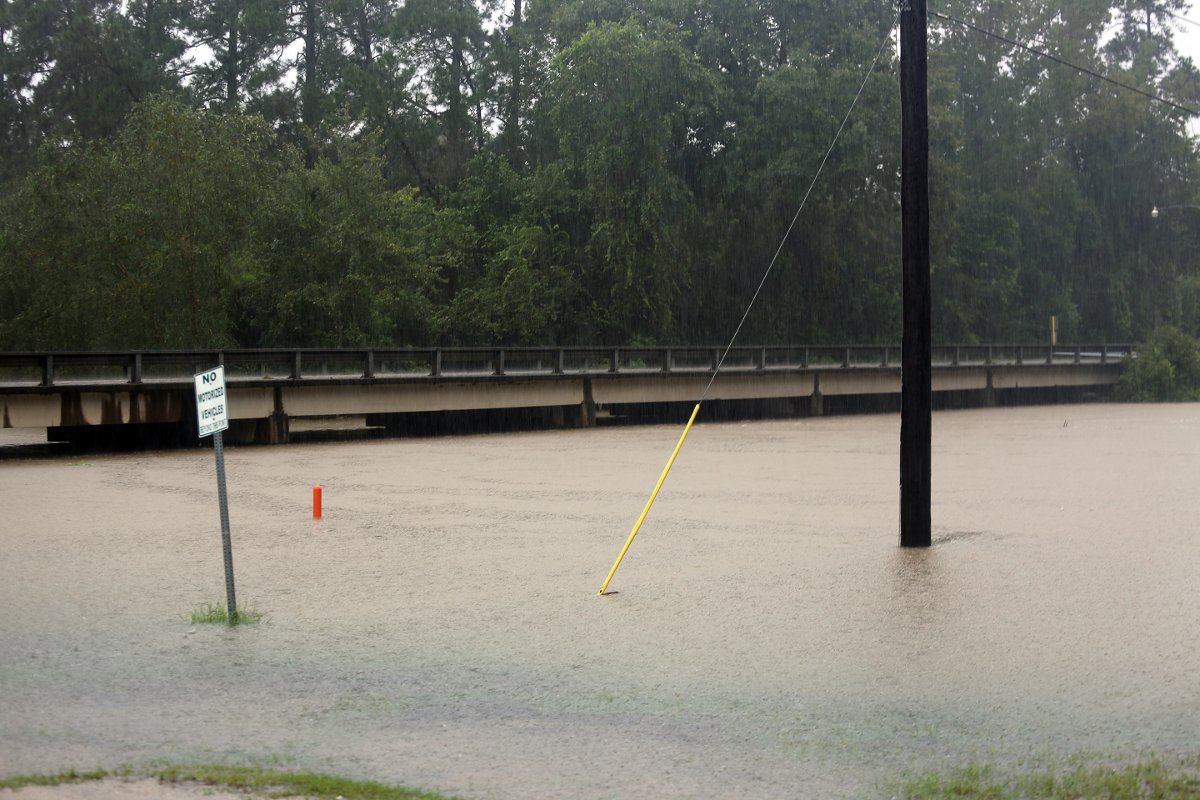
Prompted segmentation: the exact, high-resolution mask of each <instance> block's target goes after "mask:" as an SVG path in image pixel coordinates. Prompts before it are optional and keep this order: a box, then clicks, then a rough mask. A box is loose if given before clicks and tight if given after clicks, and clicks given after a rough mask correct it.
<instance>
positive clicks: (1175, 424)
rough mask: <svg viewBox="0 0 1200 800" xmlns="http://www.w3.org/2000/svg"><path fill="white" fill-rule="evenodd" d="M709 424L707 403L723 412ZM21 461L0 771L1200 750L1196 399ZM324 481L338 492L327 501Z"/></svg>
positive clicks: (434, 769) (557, 765) (523, 786)
mask: <svg viewBox="0 0 1200 800" xmlns="http://www.w3.org/2000/svg"><path fill="white" fill-rule="evenodd" d="M701 418H703V410H702V411H701ZM682 422H683V420H681V421H680V425H678V426H656V427H638V428H632V427H627V428H601V429H591V430H579V431H554V432H539V433H526V434H515V435H493V436H471V437H459V438H435V439H416V440H378V441H367V442H353V443H332V444H328V443H327V444H310V445H294V446H286V447H258V448H238V449H232V450H227V451H226V465H227V473H228V479H229V502H230V517H231V521H232V530H233V552H234V564H235V571H236V577H237V591H238V598H239V602H240V603H241V604H242V605H243V606H249V607H251V608H253V609H254V610H257V611H261V612H265V613H266V615H267V619H266V621H265V622H263V623H261V624H258V625H253V626H242V627H238V628H234V629H229V628H226V627H223V626H212V625H199V626H194V625H192V624H191V623H190V621H189V619H188V614H189V612H190V610H191V609H192V608H194V607H196V606H198V605H200V604H202V603H206V602H216V601H220V600H223V599H224V577H223V572H222V559H221V543H220V526H219V519H218V511H217V493H216V479H215V470H214V464H213V454H212V452H211V451H187V452H165V453H154V454H138V455H114V456H92V457H83V458H79V457H69V458H61V459H53V460H28V461H15V460H9V461H4V462H0V608H2V609H3V611H2V613H0V777H3V776H6V775H13V774H23V773H32V772H57V771H61V770H65V769H69V768H76V769H83V768H96V767H104V768H112V767H115V766H120V765H123V764H135V765H136V764H142V763H145V762H147V761H151V760H156V759H161V760H168V761H173V762H195V761H223V762H234V763H241V762H251V763H259V764H261V763H267V764H273V765H283V766H285V767H295V768H303V769H310V770H317V771H329V772H335V773H339V774H342V775H345V776H347V777H353V778H369V779H375V780H381V781H385V782H390V783H401V784H407V785H416V786H421V787H424V788H428V789H434V790H438V791H442V792H445V793H448V794H458V795H462V796H464V797H468V798H479V799H480V800H484V799H488V798H513V799H514V800H515V799H516V798H571V799H572V800H576V799H578V800H588V799H589V798H612V797H654V798H685V797H701V796H714V797H742V798H780V797H831V796H832V797H837V796H841V797H871V796H888V792H889V790H890V787H892V786H893V784H894V782H896V781H898V780H900V779H902V778H903V777H904V776H905V775H909V774H913V773H917V772H922V771H926V770H944V769H950V768H954V767H957V766H961V765H963V764H966V763H968V762H973V761H976V762H977V761H987V762H993V763H998V764H1001V765H1015V764H1018V763H1025V764H1028V763H1031V762H1035V763H1038V764H1049V765H1055V764H1062V763H1067V762H1068V761H1069V760H1070V759H1072V758H1073V757H1074V756H1076V755H1078V754H1087V755H1089V756H1093V757H1099V758H1101V759H1104V758H1114V759H1117V760H1121V761H1124V760H1127V759H1130V758H1134V757H1137V756H1138V755H1139V754H1143V753H1146V752H1154V753H1156V754H1158V755H1160V756H1165V757H1169V756H1176V755H1177V756H1188V755H1191V756H1195V755H1196V754H1197V746H1198V744H1197V743H1198V741H1200V737H1198V736H1197V733H1198V731H1200V637H1197V635H1196V630H1197V626H1198V623H1200V588H1198V587H1200V580H1198V578H1200V575H1198V572H1200V569H1198V568H1200V492H1198V491H1197V480H1198V478H1200V405H1195V404H1192V405H1170V406H1154V405H1149V406H1123V405H1084V406H1047V407H1038V408H1023V409H988V410H972V411H958V412H945V413H939V414H937V415H935V417H934V492H933V495H934V507H933V519H934V546H933V547H932V548H930V549H927V550H916V551H913V550H901V549H900V548H899V547H898V546H897V538H898V537H897V518H898V478H897V463H898V441H899V420H898V418H897V417H896V416H894V415H879V416H860V417H837V418H824V419H804V420H788V421H772V422H753V423H729V424H707V425H706V424H700V425H698V426H697V427H696V428H695V429H694V430H693V431H692V433H691V436H690V437H689V439H688V441H687V444H686V446H685V447H684V450H683V452H682V453H681V455H680V457H679V460H678V461H677V462H676V465H675V468H674V471H673V472H672V474H671V476H670V478H669V480H668V481H667V484H666V487H665V488H664V490H663V492H662V494H661V496H660V497H659V500H658V503H657V505H656V506H655V508H654V510H653V512H652V513H651V515H650V518H649V521H648V522H647V524H646V525H645V527H644V528H643V529H642V532H641V534H640V536H639V538H638V539H637V540H636V542H635V543H634V545H633V547H632V549H631V550H630V554H629V556H628V557H627V558H626V560H625V563H624V564H623V565H622V567H621V569H620V571H619V572H618V573H617V575H616V577H615V578H614V580H613V582H612V585H611V586H610V590H612V591H614V592H616V593H615V594H611V595H609V596H606V597H598V596H597V595H596V592H597V589H598V588H599V586H600V583H601V582H602V580H603V579H604V576H605V574H606V573H607V571H608V569H609V567H610V566H611V565H612V562H613V559H614V558H615V557H616V555H617V553H618V552H619V550H620V547H621V545H622V544H623V542H624V540H625V537H626V535H627V534H628V532H629V528H630V526H631V525H632V523H633V521H634V520H635V519H636V517H637V515H638V513H639V512H640V511H641V508H642V505H643V504H644V502H645V499H646V497H647V495H648V494H649V492H650V489H651V488H652V487H653V485H654V481H655V480H656V479H657V477H658V474H659V471H660V470H661V469H662V465H663V463H664V462H665V461H666V459H667V457H668V456H669V454H670V452H671V449H672V447H673V446H674V444H675V441H676V440H677V438H678V436H679V433H680V431H681V430H682ZM314 484H320V485H321V486H322V487H323V496H324V510H325V518H324V519H323V520H320V521H314V520H313V519H312V518H311V489H312V486H313V485H314Z"/></svg>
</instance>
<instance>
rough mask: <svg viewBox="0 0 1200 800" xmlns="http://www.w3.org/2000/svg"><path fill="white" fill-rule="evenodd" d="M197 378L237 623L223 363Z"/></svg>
mask: <svg viewBox="0 0 1200 800" xmlns="http://www.w3.org/2000/svg"><path fill="white" fill-rule="evenodd" d="M195 381H196V422H197V423H198V431H199V435H200V438H204V437H205V436H212V437H213V452H214V453H215V454H216V459H217V500H218V502H219V503H220V506H221V546H222V548H223V549H224V551H225V607H226V608H227V609H228V610H229V624H230V625H234V624H236V623H237V619H238V616H237V596H236V593H235V592H234V588H233V544H232V542H231V540H230V537H229V498H228V496H227V495H226V493H225V442H224V441H223V439H222V437H221V431H223V430H225V429H227V428H228V427H229V413H228V412H229V409H228V407H227V404H226V396H225V367H223V366H221V367H215V368H214V369H210V370H207V371H205V372H201V373H198V374H197V375H196V376H195Z"/></svg>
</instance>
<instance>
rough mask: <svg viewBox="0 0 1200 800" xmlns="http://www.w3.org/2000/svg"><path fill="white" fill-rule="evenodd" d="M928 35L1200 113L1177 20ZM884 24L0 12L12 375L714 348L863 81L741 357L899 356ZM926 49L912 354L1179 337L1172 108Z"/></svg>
mask: <svg viewBox="0 0 1200 800" xmlns="http://www.w3.org/2000/svg"><path fill="white" fill-rule="evenodd" d="M937 10H939V11H942V12H945V13H947V14H951V15H953V16H957V17H962V18H965V19H969V20H971V21H973V22H974V23H975V24H977V25H979V26H981V27H984V28H987V29H990V30H993V31H995V32H997V33H999V34H1003V35H1005V36H1008V37H1010V38H1014V39H1018V40H1022V41H1028V42H1036V43H1037V45H1038V46H1039V47H1040V48H1043V49H1045V50H1047V51H1050V52H1053V53H1055V54H1057V55H1058V56H1060V57H1062V58H1066V59H1068V60H1070V61H1072V62H1075V63H1078V64H1080V65H1083V66H1086V67H1088V68H1090V69H1093V70H1096V71H1099V72H1102V73H1105V74H1109V75H1111V76H1113V77H1115V78H1118V79H1120V80H1122V81H1124V82H1126V83H1129V84H1132V85H1137V86H1141V87H1144V88H1146V89H1148V90H1152V91H1155V92H1159V93H1162V94H1164V95H1166V96H1169V97H1170V98H1172V99H1173V100H1175V101H1177V102H1183V103H1192V104H1197V103H1200V72H1198V71H1197V68H1196V66H1195V65H1194V64H1192V63H1191V61H1189V60H1187V59H1181V58H1179V56H1178V55H1177V53H1176V52H1175V49H1174V45H1173V43H1172V40H1173V33H1174V30H1175V29H1176V28H1177V27H1178V26H1179V24H1180V23H1179V22H1177V21H1175V19H1174V17H1173V16H1172V15H1173V14H1178V13H1181V12H1183V11H1184V10H1186V4H1185V2H1184V0H1154V1H1153V2H1149V3H1147V2H1145V0H1137V2H1133V0H1069V1H1067V0H1064V1H1063V2H1057V3H1049V2H1044V1H1043V0H1031V2H1025V3H1013V4H996V3H984V2H976V1H975V0H947V2H945V3H943V4H940V5H939V6H938V8H937ZM894 19H895V7H894V4H893V3H890V2H882V1H881V0H870V1H869V2H868V0H842V1H841V2H838V3H829V2H825V0H754V1H753V2H750V3H730V2H728V1H727V0H693V1H692V2H688V3H683V2H679V1H678V0H650V1H649V2H641V3H631V2H627V0H588V1H587V2H584V0H512V1H511V2H509V3H504V4H500V3H498V2H496V0H472V1H471V2H468V0H323V1H322V0H287V2H285V0H199V1H198V2H182V0H129V1H128V2H116V0H65V2H62V3H45V2H37V0H0V182H2V183H3V189H4V191H3V193H2V194H0V349H2V350H25V349H76V348H79V349H99V348H118V347H146V348H151V347H180V348H183V347H213V346H247V347H251V346H360V345H371V346H388V345H406V344H414V345H426V344H484V343H487V344H509V345H513V344H610V343H623V344H637V343H672V344H685V343H705V344H710V343H714V342H724V341H726V340H727V338H728V336H729V335H730V334H731V333H732V331H733V329H734V328H735V327H736V325H737V323H738V320H739V319H740V317H741V314H742V311H743V310H744V308H745V305H746V303H747V302H748V301H749V299H750V297H751V295H752V294H753V293H754V290H755V287H756V286H757V284H758V281H759V279H760V278H761V276H762V275H763V271H764V270H765V269H766V267H767V265H768V264H769V263H771V262H772V259H773V258H775V256H776V251H777V249H779V243H780V240H781V237H782V236H783V234H784V232H785V231H786V230H788V228H789V225H790V224H791V223H792V220H793V216H794V215H795V212H796V209H797V207H798V205H799V203H800V200H801V198H802V197H804V195H805V193H806V191H807V190H808V187H809V183H810V181H811V180H812V177H813V175H814V173H815V172H816V170H817V168H818V166H819V165H820V164H821V162H822V159H823V157H824V156H825V151H826V148H827V146H828V144H829V142H830V140H831V139H832V137H833V135H834V133H835V132H836V131H837V130H838V126H839V124H840V123H841V120H842V118H843V116H844V114H845V112H846V110H847V108H848V107H849V104H850V102H851V100H852V98H853V97H854V96H855V94H856V92H857V91H858V89H859V86H860V84H861V83H862V81H863V78H864V76H865V75H866V70H867V67H868V66H869V65H870V64H871V63H872V60H873V59H874V58H875V56H876V54H877V53H881V58H880V62H879V64H878V66H877V67H876V69H875V70H874V71H873V72H872V73H871V74H870V76H869V78H867V80H866V84H865V86H863V91H862V98H861V100H860V102H859V105H858V107H857V109H856V110H855V112H854V114H853V115H852V117H851V118H850V120H849V123H848V124H847V126H846V129H845V131H844V133H843V135H842V138H841V141H840V142H839V144H838V146H837V148H836V149H835V150H834V151H833V153H832V155H831V156H830V159H829V162H828V164H827V166H826V168H825V172H824V174H823V175H822V177H821V179H820V181H819V182H817V184H816V185H815V187H814V188H813V191H812V196H811V197H810V199H809V201H808V204H807V206H806V208H805V210H804V213H803V214H802V215H801V216H800V217H799V218H798V219H797V220H796V225H795V230H794V231H793V233H792V235H791V237H790V238H789V239H788V240H787V241H786V243H785V245H784V246H783V247H782V249H779V252H778V261H777V265H776V268H775V271H774V272H773V274H772V275H771V278H770V282H769V283H768V284H767V287H766V291H765V292H764V294H763V296H762V298H761V299H760V301H759V305H758V306H756V308H755V312H754V314H753V315H752V316H751V317H750V319H749V320H748V322H747V324H746V328H745V329H744V330H743V333H742V337H743V338H742V340H743V341H755V342H758V343H763V344H770V343H780V342H789V341H790V342H798V341H806V342H812V343H821V342H835V341H836V342H846V343H868V342H881V341H896V340H898V338H899V318H900V296H899V293H900V287H899V261H900V259H899V246H900V226H899V220H900V208H899V153H898V142H899V136H898V130H899V122H900V109H899V96H898V90H897V68H898V64H897V54H896V53H895V51H894V48H893V47H892V46H890V45H888V44H885V43H886V42H887V41H888V40H887V32H888V30H889V28H890V26H891V25H892V24H893V22H894ZM931 23H933V24H932V26H931V31H930V65H929V66H930V103H931V106H930V108H931V138H932V153H931V158H932V162H931V180H932V203H933V211H932V225H933V231H932V234H933V247H934V252H933V266H932V268H933V281H934V288H935V297H934V328H935V337H936V338H938V339H939V340H941V341H959V342H971V341H982V340H990V341H999V340H1016V341H1035V340H1039V341H1040V340H1044V339H1046V338H1047V337H1048V320H1049V318H1050V316H1051V315H1056V316H1057V318H1058V324H1059V335H1060V339H1062V340H1084V339H1093V340H1129V339H1139V338H1143V337H1145V336H1147V335H1148V334H1149V332H1150V331H1152V330H1154V329H1156V328H1158V327H1160V326H1163V325H1174V326H1177V327H1178V328H1180V329H1181V330H1182V331H1183V332H1185V333H1186V334H1188V335H1192V336H1195V335H1197V334H1200V260H1198V257H1197V253H1200V208H1198V207H1200V186H1198V179H1200V158H1198V155H1200V153H1198V149H1197V141H1196V139H1195V137H1194V136H1192V135H1191V133H1190V131H1189V128H1188V117H1187V115H1186V114H1184V113H1182V112H1180V111H1177V110H1174V109H1172V108H1170V107H1169V106H1166V105H1163V104H1158V103H1154V102H1151V101H1148V100H1147V99H1146V98H1145V97H1143V96H1140V95H1137V94H1134V93H1130V92H1127V91H1122V90H1120V89H1117V88H1115V87H1113V86H1112V85H1110V84H1107V83H1103V82H1101V81H1098V80H1096V79H1095V78H1092V77H1089V76H1087V75H1085V74H1082V73H1079V72H1077V71H1075V70H1072V69H1069V68H1066V67H1063V66H1061V65H1057V64H1055V63H1054V62H1051V61H1048V60H1046V59H1044V58H1040V57H1038V56H1036V55H1033V54H1031V53H1029V52H1027V51H1024V50H1021V49H1018V48H1015V47H1013V46H1011V45H1008V44H1005V43H1003V42H1000V41H998V40H996V39H989V38H985V37H982V36H981V35H980V34H978V33H976V32H973V31H971V30H968V29H966V28H964V27H961V26H958V25H954V24H951V23H947V22H944V21H939V20H937V19H936V18H935V19H931ZM881 46H882V51H881V49H880V48H881ZM1155 206H1157V207H1159V208H1160V210H1161V213H1160V214H1159V215H1158V217H1156V218H1153V219H1152V218H1151V215H1150V209H1151V208H1152V207H1155ZM1147 363H1148V362H1147ZM1147 380H1152V379H1150V378H1148V379H1147Z"/></svg>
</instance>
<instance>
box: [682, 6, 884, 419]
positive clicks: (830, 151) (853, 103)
mask: <svg viewBox="0 0 1200 800" xmlns="http://www.w3.org/2000/svg"><path fill="white" fill-rule="evenodd" d="M901 11H903V9H901V10H899V11H897V12H896V18H895V19H894V20H892V25H891V27H889V28H888V32H887V35H886V36H884V37H883V41H882V42H881V43H880V45H879V49H878V50H877V51H876V52H875V59H874V60H873V61H872V62H871V66H870V67H868V68H867V72H866V74H865V75H864V76H863V81H862V84H861V85H860V86H859V87H858V93H857V94H855V95H854V99H853V100H851V101H850V108H848V109H846V116H845V117H843V118H842V124H841V125H839V126H838V129H837V133H835V134H834V135H833V141H832V142H830V143H829V149H828V150H826V151H825V157H824V158H822V159H821V164H820V165H819V166H818V167H817V171H816V173H815V174H814V175H813V178H812V183H810V184H809V185H808V191H807V192H805V193H804V198H803V199H802V200H801V201H800V207H799V208H797V209H796V215H795V216H793V217H792V224H790V225H788V228H787V230H786V231H784V234H783V238H782V239H781V240H780V241H779V247H778V248H776V250H775V255H774V256H772V257H771V262H770V263H769V264H767V269H766V271H765V272H763V276H762V280H760V281H759V282H758V288H757V289H755V290H754V296H753V297H751V298H750V302H749V303H748V304H747V305H746V312H745V313H744V314H742V319H741V321H740V322H738V324H737V328H735V329H734V331H733V336H732V337H730V339H729V344H728V345H726V347H725V350H724V352H722V353H721V358H720V359H719V360H718V361H717V366H716V369H714V370H713V374H712V377H711V378H709V379H708V385H707V386H705V387H704V393H703V394H702V395H700V401H699V402H700V403H703V402H704V401H705V399H707V397H708V392H709V390H710V389H712V385H713V381H715V380H716V379H717V375H718V374H720V372H721V367H722V366H723V365H724V364H725V359H726V358H728V357H729V351H730V350H732V349H733V344H734V342H736V341H737V337H738V334H739V333H741V332H742V326H743V325H745V324H746V320H747V319H748V318H749V316H750V309H752V308H754V303H755V302H756V301H757V300H758V296H759V295H760V294H762V290H763V286H765V285H766V283H767V278H769V277H770V276H771V270H773V269H775V262H776V261H778V260H779V255H780V253H782V252H783V248H784V245H786V244H787V241H788V238H789V237H791V235H792V231H793V230H794V229H795V227H796V222H797V221H799V219H800V212H802V211H804V206H805V205H807V203H808V198H809V197H810V196H811V195H812V191H813V188H814V187H816V185H817V180H818V179H819V178H820V177H821V172H822V171H823V170H824V169H825V164H826V163H828V162H829V156H830V155H832V154H833V149H834V148H835V147H837V143H838V139H840V138H841V136H842V131H844V130H845V129H846V123H847V122H849V121H850V115H851V114H853V113H854V108H855V106H857V105H858V101H859V99H861V98H862V94H863V90H864V89H866V88H867V81H869V80H870V79H871V75H872V73H874V72H875V67H876V65H877V64H879V59H880V57H881V56H882V55H883V51H884V50H885V49H886V48H887V46H888V43H889V42H891V41H892V33H893V32H894V31H895V30H896V24H897V23H898V22H899V21H900V14H901ZM698 407H699V405H698V404H697V408H698Z"/></svg>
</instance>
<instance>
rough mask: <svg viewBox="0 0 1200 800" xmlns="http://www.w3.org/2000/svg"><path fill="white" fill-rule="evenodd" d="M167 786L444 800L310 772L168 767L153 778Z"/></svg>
mask: <svg viewBox="0 0 1200 800" xmlns="http://www.w3.org/2000/svg"><path fill="white" fill-rule="evenodd" d="M155 777H157V778H158V779H159V780H161V781H166V782H169V783H177V782H184V783H202V784H206V785H210V786H228V787H231V788H234V789H238V790H240V791H245V792H253V793H256V794H264V795H269V796H272V797H290V796H296V795H302V796H304V797H310V798H317V799H318V800H320V799H322V798H327V799H328V800H336V798H339V797H341V798H345V800H448V798H446V797H445V795H440V794H434V793H432V792H423V791H421V790H419V789H409V788H406V787H404V786H388V785H387V784H383V783H375V782H374V781H352V780H348V779H346V778H339V777H336V776H334V775H321V774H318V773H311V772H281V771H277V770H271V769H260V768H257V767H226V766H221V765H207V766H198V767H169V768H167V769H163V770H161V771H159V772H158V773H157V774H156V776H155Z"/></svg>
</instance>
